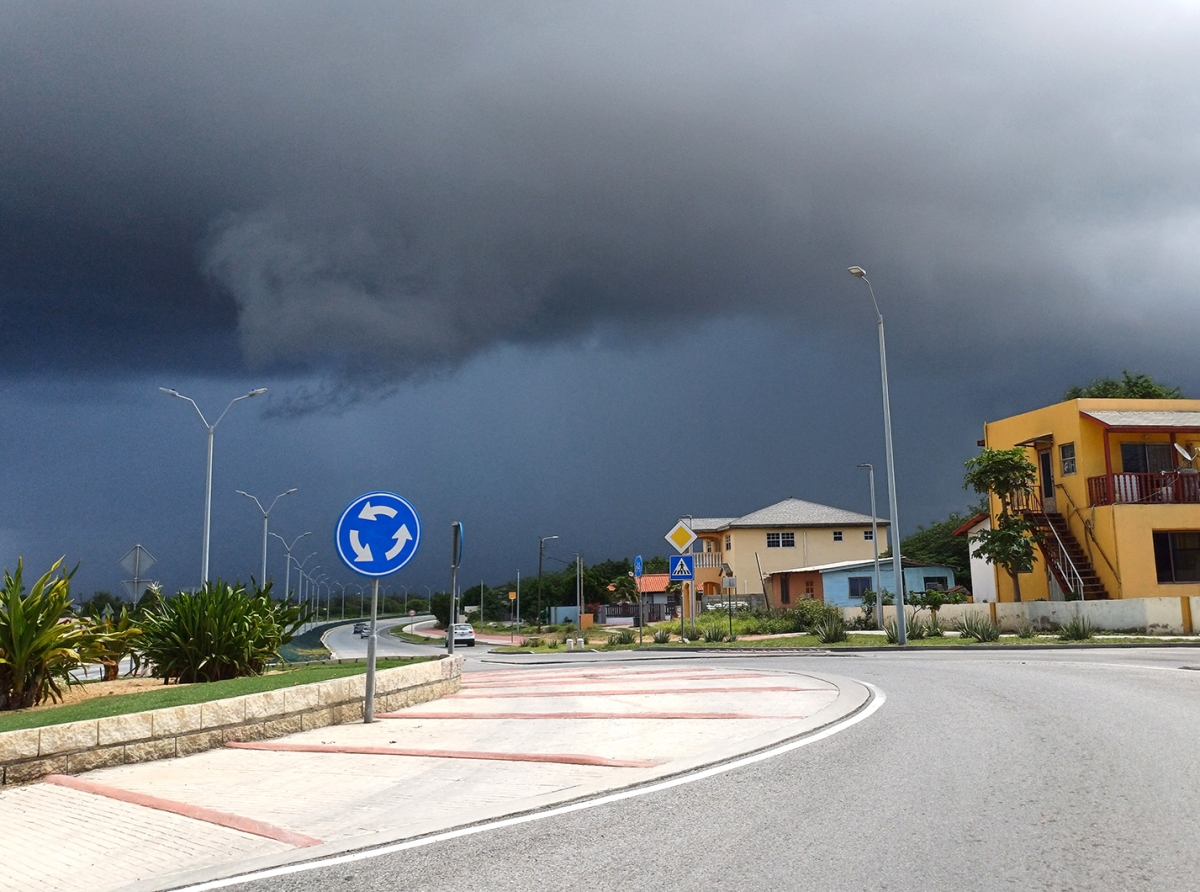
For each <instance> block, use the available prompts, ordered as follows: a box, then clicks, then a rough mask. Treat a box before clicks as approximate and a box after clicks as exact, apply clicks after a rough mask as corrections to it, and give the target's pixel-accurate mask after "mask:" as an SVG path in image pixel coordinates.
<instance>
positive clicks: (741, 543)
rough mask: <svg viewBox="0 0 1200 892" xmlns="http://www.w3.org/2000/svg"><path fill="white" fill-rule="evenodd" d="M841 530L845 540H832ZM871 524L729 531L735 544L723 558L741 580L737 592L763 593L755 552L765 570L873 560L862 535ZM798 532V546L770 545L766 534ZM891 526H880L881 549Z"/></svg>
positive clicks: (884, 548)
mask: <svg viewBox="0 0 1200 892" xmlns="http://www.w3.org/2000/svg"><path fill="white" fill-rule="evenodd" d="M835 529H837V530H841V531H842V541H841V542H834V541H833V532H834V530H835ZM870 529H871V525H870V524H866V525H865V526H863V525H859V526H849V525H848V526H843V527H807V528H805V527H795V528H790V529H789V528H783V527H779V528H775V527H773V528H770V529H768V528H766V527H756V528H753V529H734V530H729V531H728V532H729V534H730V535H731V537H732V545H733V547H732V548H731V549H730V550H729V551H727V552H725V556H724V560H725V562H726V563H727V564H729V566H730V568H731V569H732V570H733V575H734V576H736V577H737V579H738V591H739V592H746V593H751V594H758V593H760V592H762V583H761V582H760V581H759V575H758V564H757V563H755V560H754V554H755V552H757V553H758V559H759V561H761V562H762V571H763V573H776V572H778V571H780V570H794V569H796V568H797V567H814V566H817V565H819V564H832V563H834V562H836V561H857V560H870V559H871V558H872V557H874V556H875V551H874V549H873V547H872V544H871V542H870V541H868V540H866V539H864V538H863V531H864V530H870ZM768 532H771V533H789V532H790V533H795V534H796V547H795V548H767V533H768ZM724 545H725V533H722V534H721V546H722V548H724ZM887 547H888V528H887V527H886V526H884V525H881V526H880V527H879V551H880V553H882V552H884V551H886V550H887Z"/></svg>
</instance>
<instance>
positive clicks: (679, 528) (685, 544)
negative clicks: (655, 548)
mask: <svg viewBox="0 0 1200 892" xmlns="http://www.w3.org/2000/svg"><path fill="white" fill-rule="evenodd" d="M665 538H666V540H667V541H668V542H670V543H671V544H672V545H674V546H675V550H676V551H678V552H679V553H680V554H683V553H684V552H686V551H687V550H688V549H689V548H691V547H692V543H693V542H695V541H696V534H695V533H693V532H692V528H691V527H689V526H688V525H687V524H686V523H684V522H683V521H682V520H681V521H679V523H677V524H675V526H673V527H671V532H669V533H667V535H666V537H665Z"/></svg>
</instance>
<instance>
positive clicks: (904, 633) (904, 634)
mask: <svg viewBox="0 0 1200 892" xmlns="http://www.w3.org/2000/svg"><path fill="white" fill-rule="evenodd" d="M847 272H849V273H850V275H852V276H856V277H857V278H859V279H862V280H863V281H864V282H866V283H867V290H868V291H869V292H870V294H871V303H872V304H874V306H875V320H876V322H877V324H878V325H879V378H880V381H881V382H882V385H883V442H884V446H885V448H886V450H887V472H888V508H889V509H890V511H891V514H892V517H891V526H890V527H889V529H890V531H891V538H892V542H891V546H892V587H893V588H894V589H895V590H896V593H895V602H896V643H897V644H899V645H900V646H901V647H903V646H904V645H905V644H907V643H908V629H907V623H906V622H905V618H904V570H903V568H902V567H901V564H900V515H899V511H898V510H897V508H896V462H895V459H894V457H893V454H892V409H891V403H890V401H889V400H888V376H887V348H886V346H885V345H884V337H883V314H882V313H880V312H879V301H877V300H875V289H874V288H872V287H871V280H870V279H868V278H867V271H866V270H865V269H863V268H862V267H861V266H852V267H850V268H849V269H848V270H847Z"/></svg>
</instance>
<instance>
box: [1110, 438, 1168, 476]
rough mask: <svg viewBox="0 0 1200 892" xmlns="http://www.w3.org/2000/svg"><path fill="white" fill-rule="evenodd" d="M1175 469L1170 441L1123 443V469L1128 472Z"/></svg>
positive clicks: (1144, 472)
mask: <svg viewBox="0 0 1200 892" xmlns="http://www.w3.org/2000/svg"><path fill="white" fill-rule="evenodd" d="M1174 469H1175V451H1174V450H1173V449H1171V444H1170V443H1122V444H1121V470H1122V471H1124V472H1125V473H1126V474H1158V473H1161V472H1163V471H1172V470H1174Z"/></svg>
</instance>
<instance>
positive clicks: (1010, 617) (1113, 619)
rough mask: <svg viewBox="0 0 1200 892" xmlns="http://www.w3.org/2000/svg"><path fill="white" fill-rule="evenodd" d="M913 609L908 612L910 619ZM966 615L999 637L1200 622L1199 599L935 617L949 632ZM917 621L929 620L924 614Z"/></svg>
mask: <svg viewBox="0 0 1200 892" xmlns="http://www.w3.org/2000/svg"><path fill="white" fill-rule="evenodd" d="M841 610H842V616H843V618H845V620H846V621H847V622H851V621H852V620H853V619H854V618H855V617H857V616H860V615H861V614H862V608H861V607H843V608H841ZM912 610H913V608H911V607H909V608H908V615H909V616H911V615H912ZM970 613H977V614H981V615H982V616H986V617H990V618H991V619H992V620H993V621H995V622H996V623H997V624H998V625H999V626H1000V631H1001V632H1015V631H1016V630H1017V628H1018V627H1019V626H1021V625H1022V624H1023V623H1024V622H1025V621H1028V622H1029V623H1031V624H1032V625H1033V626H1034V628H1036V629H1039V630H1041V631H1046V632H1050V631H1053V630H1055V629H1057V628H1058V627H1059V626H1061V625H1064V624H1066V623H1068V622H1070V621H1071V620H1072V619H1073V618H1074V617H1076V616H1084V617H1086V618H1087V619H1088V620H1089V621H1090V622H1091V624H1092V625H1093V626H1094V627H1095V628H1096V629H1099V630H1101V631H1105V632H1140V633H1143V634H1149V635H1191V634H1192V633H1193V629H1194V628H1195V627H1194V625H1193V617H1195V618H1196V621H1197V622H1200V598H1187V597H1185V598H1126V599H1124V600H1119V601H1025V602H1022V603H1020V604H1011V603H995V602H993V603H988V604H947V605H946V606H945V607H943V608H942V609H941V610H939V611H938V621H939V622H940V623H941V624H942V627H943V628H953V626H954V625H955V624H957V622H958V621H959V620H960V619H962V618H963V617H964V616H966V615H967V614H970ZM895 617H896V608H895V607H884V608H883V618H884V621H885V622H886V621H887V620H889V619H893V620H894V619H895ZM920 618H921V619H924V620H928V619H929V611H928V610H922V611H921V613H920Z"/></svg>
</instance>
